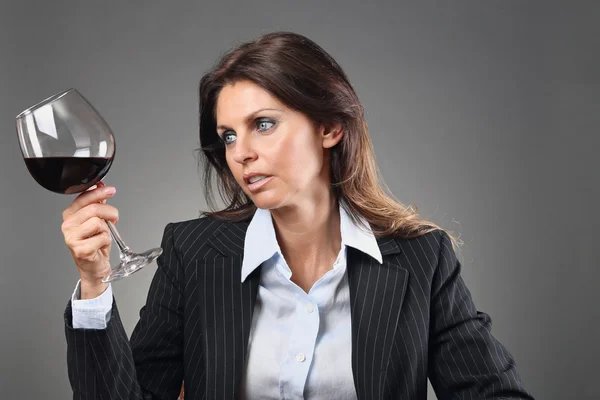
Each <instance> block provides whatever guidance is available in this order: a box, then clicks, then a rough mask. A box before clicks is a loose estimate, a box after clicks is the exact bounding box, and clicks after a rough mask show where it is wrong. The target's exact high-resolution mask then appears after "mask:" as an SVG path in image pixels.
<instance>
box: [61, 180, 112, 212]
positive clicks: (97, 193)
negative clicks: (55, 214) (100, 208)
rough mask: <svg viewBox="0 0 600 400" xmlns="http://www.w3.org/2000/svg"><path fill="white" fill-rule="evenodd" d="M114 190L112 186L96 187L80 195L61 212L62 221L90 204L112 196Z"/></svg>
mask: <svg viewBox="0 0 600 400" xmlns="http://www.w3.org/2000/svg"><path fill="white" fill-rule="evenodd" d="M115 192H116V189H115V187H114V186H106V187H98V188H96V189H92V190H88V191H86V192H83V193H81V194H80V195H79V196H77V198H75V200H73V202H72V203H71V205H70V206H69V207H67V209H66V210H65V211H64V212H63V219H66V218H68V217H69V216H71V215H73V214H75V213H76V212H78V211H79V210H81V209H82V208H84V207H86V206H88V205H90V204H92V203H99V202H102V201H103V200H107V199H109V198H111V197H112V196H114V194H115Z"/></svg>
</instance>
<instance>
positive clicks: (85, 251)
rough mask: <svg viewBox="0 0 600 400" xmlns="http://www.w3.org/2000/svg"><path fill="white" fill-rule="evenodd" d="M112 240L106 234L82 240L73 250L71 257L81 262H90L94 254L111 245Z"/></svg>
mask: <svg viewBox="0 0 600 400" xmlns="http://www.w3.org/2000/svg"><path fill="white" fill-rule="evenodd" d="M111 241H112V238H111V237H110V235H109V234H108V233H102V234H99V235H96V236H92V237H91V238H88V239H85V240H82V241H81V242H80V243H79V244H78V245H77V247H75V248H74V249H73V255H74V256H75V257H77V258H80V259H82V260H91V258H92V257H93V256H94V254H95V253H96V252H97V251H98V250H100V249H102V248H104V247H106V246H108V245H110V244H111Z"/></svg>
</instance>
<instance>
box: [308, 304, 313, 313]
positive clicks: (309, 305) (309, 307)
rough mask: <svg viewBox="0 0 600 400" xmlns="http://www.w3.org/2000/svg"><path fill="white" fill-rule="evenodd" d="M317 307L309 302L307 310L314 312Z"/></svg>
mask: <svg viewBox="0 0 600 400" xmlns="http://www.w3.org/2000/svg"><path fill="white" fill-rule="evenodd" d="M314 309H315V308H314V307H313V305H312V304H307V305H306V311H308V312H309V313H311V312H313V310H314Z"/></svg>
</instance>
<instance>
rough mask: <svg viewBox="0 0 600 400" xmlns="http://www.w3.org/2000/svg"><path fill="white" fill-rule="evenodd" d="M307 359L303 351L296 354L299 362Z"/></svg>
mask: <svg viewBox="0 0 600 400" xmlns="http://www.w3.org/2000/svg"><path fill="white" fill-rule="evenodd" d="M305 359H306V357H304V354H302V353H298V354H296V361H298V362H302V361H304V360H305Z"/></svg>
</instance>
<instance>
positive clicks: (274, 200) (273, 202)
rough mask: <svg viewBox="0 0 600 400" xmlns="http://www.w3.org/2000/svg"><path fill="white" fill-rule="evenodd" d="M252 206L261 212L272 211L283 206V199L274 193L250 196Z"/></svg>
mask: <svg viewBox="0 0 600 400" xmlns="http://www.w3.org/2000/svg"><path fill="white" fill-rule="evenodd" d="M250 198H251V199H252V202H253V203H254V205H255V206H256V207H258V208H262V209H263V210H272V209H275V208H279V207H281V206H282V205H283V201H282V200H283V199H282V198H281V197H280V196H277V195H275V193H268V192H261V193H256V194H254V195H251V196H250Z"/></svg>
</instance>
